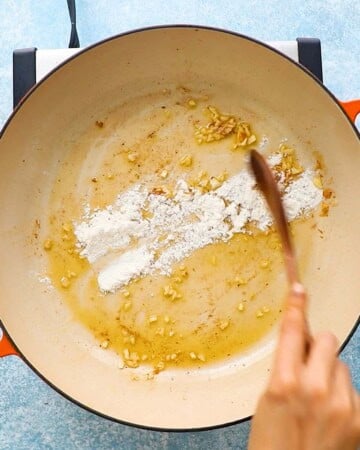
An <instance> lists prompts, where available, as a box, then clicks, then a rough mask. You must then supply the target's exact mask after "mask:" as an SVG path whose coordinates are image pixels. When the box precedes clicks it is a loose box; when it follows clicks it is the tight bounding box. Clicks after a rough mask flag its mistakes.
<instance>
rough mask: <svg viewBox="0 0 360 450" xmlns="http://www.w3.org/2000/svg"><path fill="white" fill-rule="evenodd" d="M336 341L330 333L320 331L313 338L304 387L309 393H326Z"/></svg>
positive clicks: (332, 371) (332, 367)
mask: <svg viewBox="0 0 360 450" xmlns="http://www.w3.org/2000/svg"><path fill="white" fill-rule="evenodd" d="M337 349H338V341H337V339H336V337H335V336H334V335H333V334H331V333H327V332H326V333H321V334H319V335H317V336H316V337H315V338H314V339H313V343H312V346H311V348H310V352H309V355H308V359H307V363H306V383H305V384H306V385H305V389H307V390H309V391H310V392H311V394H314V393H316V392H318V394H319V395H322V396H323V395H326V394H327V393H328V392H329V391H330V385H331V381H332V377H333V374H334V370H335V366H336V364H337V362H338V360H337Z"/></svg>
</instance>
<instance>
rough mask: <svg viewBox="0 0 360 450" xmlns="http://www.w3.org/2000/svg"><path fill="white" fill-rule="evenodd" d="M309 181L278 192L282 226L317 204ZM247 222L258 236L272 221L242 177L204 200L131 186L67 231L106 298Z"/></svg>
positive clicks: (188, 191)
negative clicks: (94, 269)
mask: <svg viewBox="0 0 360 450" xmlns="http://www.w3.org/2000/svg"><path fill="white" fill-rule="evenodd" d="M273 159H274V158H273ZM277 163H278V161H277V159H276V158H275V159H274V160H271V165H275V164H277ZM314 175H315V174H314V172H313V171H311V170H305V171H304V172H303V173H302V174H301V175H300V176H299V178H298V179H296V180H295V181H293V182H291V183H290V184H289V185H288V187H287V188H286V189H285V190H284V192H283V200H284V204H285V208H286V212H287V216H288V219H289V220H293V219H295V218H297V217H299V216H301V215H304V214H305V215H306V214H308V213H309V212H310V211H311V210H312V209H314V208H315V207H316V206H317V205H318V204H319V203H320V202H321V200H322V190H321V189H319V188H317V187H316V186H315V185H314V183H313V178H314ZM144 212H146V214H144ZM250 222H251V223H254V224H255V225H256V226H257V228H259V229H260V230H266V229H267V228H268V227H269V226H270V225H271V224H272V218H271V216H270V214H269V212H268V209H267V206H266V204H265V201H264V200H263V198H262V196H261V194H260V193H259V192H258V191H257V190H256V189H255V181H254V178H253V177H252V175H251V174H250V173H249V172H248V171H247V170H242V171H241V172H239V173H238V174H237V175H235V176H233V177H232V178H230V179H229V180H228V181H226V182H224V183H223V185H222V186H221V187H219V188H218V189H216V190H214V191H210V192H207V193H204V194H203V193H201V192H200V191H199V190H196V189H193V188H190V187H189V186H188V185H187V183H186V181H184V180H180V181H179V182H178V184H177V186H176V189H175V196H174V198H172V199H169V198H166V197H165V196H164V195H155V194H151V193H149V192H148V190H147V189H146V188H145V187H144V186H142V185H136V186H134V187H132V188H131V189H129V190H128V191H126V192H125V193H123V194H121V195H119V196H118V198H117V200H116V202H115V203H114V204H113V205H110V206H108V207H107V208H105V209H103V210H95V211H93V212H91V211H90V210H89V208H87V209H86V212H85V215H84V221H83V222H81V223H78V224H75V228H74V229H75V235H76V237H77V240H78V247H79V248H80V255H81V256H82V257H84V258H87V259H88V261H89V262H90V263H95V262H96V265H97V266H98V267H100V270H99V274H98V283H99V287H100V289H101V290H102V291H104V292H114V291H115V290H117V289H119V288H121V287H122V286H124V285H126V284H127V283H128V282H129V281H130V280H132V279H134V278H137V277H139V276H144V275H147V274H152V273H155V272H157V273H160V274H170V273H171V270H172V266H173V264H174V263H176V262H178V261H181V260H182V259H184V258H186V257H187V256H189V255H190V254H191V253H192V252H194V251H195V250H196V249H199V248H202V247H205V246H206V245H209V244H211V243H214V242H218V241H227V240H229V239H230V238H231V237H232V236H233V235H234V233H242V232H245V225H246V224H248V223H250ZM109 259H110V262H109Z"/></svg>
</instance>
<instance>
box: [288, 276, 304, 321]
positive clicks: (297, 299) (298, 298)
mask: <svg viewBox="0 0 360 450" xmlns="http://www.w3.org/2000/svg"><path fill="white" fill-rule="evenodd" d="M306 306H307V295H306V292H305V289H304V287H303V285H302V284H300V283H294V284H293V285H292V286H291V288H290V292H289V295H288V298H287V301H286V307H287V308H296V309H300V310H301V311H302V312H303V314H305V313H306Z"/></svg>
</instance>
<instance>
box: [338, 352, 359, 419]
mask: <svg viewBox="0 0 360 450" xmlns="http://www.w3.org/2000/svg"><path fill="white" fill-rule="evenodd" d="M333 393H334V397H333V402H334V403H335V411H336V409H337V408H338V409H339V410H340V412H341V411H343V412H344V413H345V412H346V411H347V412H348V414H349V418H352V417H353V413H354V412H355V408H356V406H357V405H356V401H355V400H356V397H355V396H354V388H353V385H352V382H351V375H350V371H349V369H348V367H347V365H346V364H344V363H343V362H341V361H339V360H336V366H335V370H334V389H333ZM336 407H337V408H336Z"/></svg>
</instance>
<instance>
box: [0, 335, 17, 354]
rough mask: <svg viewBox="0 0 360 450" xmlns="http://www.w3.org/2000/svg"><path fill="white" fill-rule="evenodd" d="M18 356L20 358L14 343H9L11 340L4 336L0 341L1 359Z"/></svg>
mask: <svg viewBox="0 0 360 450" xmlns="http://www.w3.org/2000/svg"><path fill="white" fill-rule="evenodd" d="M10 355H16V356H19V353H18V352H17V351H16V350H15V348H14V346H13V345H12V343H11V342H10V341H9V338H8V337H7V336H6V335H5V334H3V336H2V338H1V339H0V358H1V357H3V356H10Z"/></svg>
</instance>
